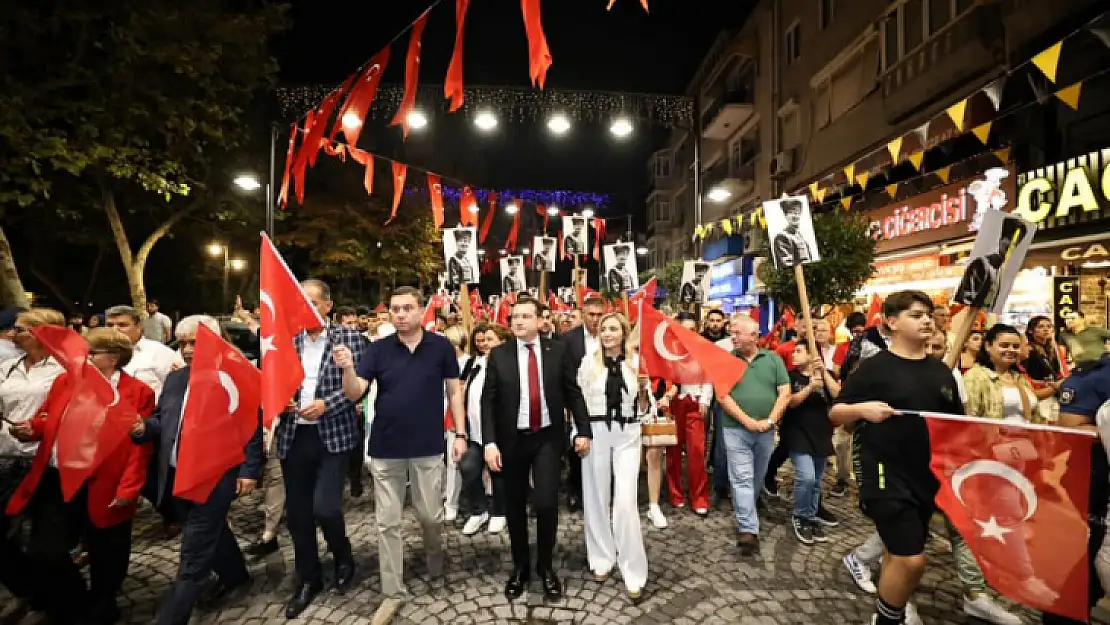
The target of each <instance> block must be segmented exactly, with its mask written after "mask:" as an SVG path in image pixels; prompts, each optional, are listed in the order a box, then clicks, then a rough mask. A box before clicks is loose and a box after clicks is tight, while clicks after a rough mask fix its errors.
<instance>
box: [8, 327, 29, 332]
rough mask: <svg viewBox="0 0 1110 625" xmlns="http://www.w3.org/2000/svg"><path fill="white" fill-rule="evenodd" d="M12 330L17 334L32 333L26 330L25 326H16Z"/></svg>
mask: <svg viewBox="0 0 1110 625" xmlns="http://www.w3.org/2000/svg"><path fill="white" fill-rule="evenodd" d="M12 330H15V333H16V334H23V333H24V332H30V330H28V329H27V328H24V327H23V326H14V327H12Z"/></svg>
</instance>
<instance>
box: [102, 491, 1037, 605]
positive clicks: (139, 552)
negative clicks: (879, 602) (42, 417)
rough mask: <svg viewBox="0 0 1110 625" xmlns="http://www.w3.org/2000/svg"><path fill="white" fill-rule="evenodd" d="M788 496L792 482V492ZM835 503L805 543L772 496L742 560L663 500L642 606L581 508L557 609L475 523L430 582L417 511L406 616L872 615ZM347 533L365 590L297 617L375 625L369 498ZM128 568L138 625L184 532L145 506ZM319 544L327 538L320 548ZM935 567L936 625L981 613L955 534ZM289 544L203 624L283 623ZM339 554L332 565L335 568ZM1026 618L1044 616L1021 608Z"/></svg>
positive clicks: (717, 532)
mask: <svg viewBox="0 0 1110 625" xmlns="http://www.w3.org/2000/svg"><path fill="white" fill-rule="evenodd" d="M784 492H789V490H788V489H787V490H784ZM258 503H259V498H258V496H257V495H255V496H253V497H251V498H250V499H248V500H246V501H244V502H240V503H239V504H237V505H236V507H235V508H234V510H233V518H232V522H233V524H234V526H235V529H236V533H237V535H238V536H239V538H240V540H241V542H244V543H246V542H249V541H250V540H253V539H254V537H255V536H256V532H257V531H259V530H258V528H259V527H260V526H261V513H260V512H259V511H258V510H257V505H258ZM828 504H829V507H830V509H832V510H833V511H834V512H836V513H837V514H838V515H840V516H841V518H842V523H841V525H840V527H837V528H834V529H831V530H830V531H829V536H830V542H828V543H826V544H825V545H816V546H813V547H805V546H802V545H800V544H799V543H798V542H797V541H796V540H795V538H794V536H793V533H792V531H791V530H790V528H789V524H788V519H789V516H788V515H789V508H788V505H789V504H788V503H787V502H783V501H777V502H774V503H773V504H772V506H771V509H770V512H769V513H767V514H765V515H764V521H765V524H764V529H763V536H762V555H761V556H760V557H759V558H758V559H756V560H751V561H743V560H742V559H741V558H740V557H739V556H738V555H737V553H736V549H735V539H734V529H733V528H734V525H733V522H732V519H731V514H730V508H726V507H724V506H720V505H718V506H715V507H714V509H713V510H712V511H711V513H710V515H709V517H708V518H705V519H701V518H699V517H697V516H696V515H694V514H693V513H691V512H689V511H688V510H683V511H676V510H671V509H669V508H667V507H666V506H664V511H665V512H667V513H668V514H669V515H670V527H669V528H667V529H665V530H657V529H655V528H654V527H652V526H651V525H650V523H648V522H647V520H646V519H644V521H643V523H644V532H645V537H646V539H647V550H648V559H649V562H650V565H651V572H650V576H649V581H648V586H647V588H646V589H645V593H644V599H643V601H642V602H641V603H640V604H639V605H635V606H634V605H631V604H630V603H629V602H628V600H627V599H626V598H625V596H624V593H623V586H622V585H621V583H620V581H619V576H618V577H617V579H612V580H610V581H608V582H606V583H605V584H598V583H596V582H593V581H590V580H587V579H585V573H586V570H585V546H584V544H583V538H582V521H581V515H580V514H567V513H565V512H564V513H563V514H562V515H561V518H560V531H559V545H560V552H559V554H558V557H557V561H556V570H557V571H558V572H559V574H560V575H561V576H562V577H563V582H564V584H565V587H566V588H565V591H566V598H565V599H564V601H563V603H562V604H561V605H556V606H546V605H544V604H543V602H542V599H541V596H540V594H539V592H538V591H539V585H538V583H533V586H532V590H533V592H532V593H531V596H528V597H526V598H527V601H525V600H523V599H522V600H520V601H519V602H517V603H515V604H513V605H510V604H509V603H508V602H507V601H506V599H505V598H504V596H503V595H502V587H503V584H504V582H505V578H506V575H507V574H508V571H509V568H510V558H509V544H508V533H507V532H506V533H503V534H501V535H497V536H491V535H489V534H487V533H485V532H484V531H483V532H481V533H479V534H478V535H476V536H473V537H464V536H462V534H461V532H460V530H459V528H460V527H461V524H462V522H463V521H464V520H465V519H464V518H462V517H461V515H460V519H459V521H458V523H457V524H456V525H455V526H453V527H452V528H450V529H449V530H448V531H447V536H446V540H445V544H446V548H447V550H448V557H447V563H448V564H447V572H446V575H445V579H442V580H435V581H431V582H429V581H428V579H427V575H426V572H425V569H424V564H423V558H422V557H420V551H419V544H420V542H419V535H420V533H419V530H418V525H417V523H416V519H415V518H414V517H413V516H412V515H411V513H410V514H408V515H407V516H406V536H407V538H408V542H407V549H408V552H407V554H406V570H405V576H406V579H407V583H408V586H409V590H410V591H411V593H412V595H413V597H412V600H411V601H410V602H409V603H408V604H407V605H405V606H404V607H403V609H402V610H401V612H400V613H399V615H398V617H397V618H396V619H395V621H394V622H395V623H402V624H403V623H588V624H593V623H597V624H602V623H766V624H775V623H835V624H837V625H848V624H856V623H864V622H865V620H866V619H867V618H868V616H869V614H870V610H871V598H870V597H869V596H867V595H865V594H863V593H862V592H860V591H859V590H858V589H857V588H856V587H855V586H854V584H853V583H852V581H851V580H850V579H849V577H848V575H847V573H846V571H845V570H844V568H843V565H842V564H841V561H840V559H841V557H842V556H843V555H844V553H846V551H847V550H848V549H850V548H852V547H854V546H855V545H857V544H859V543H860V542H861V541H862V540H863V539H864V538H865V537H866V535H867V532H868V531H869V530H870V527H869V525H868V524H867V523H866V522H864V521H863V520H862V519H861V516H860V514H859V512H858V511H857V510H856V508H855V504H854V499H853V498H851V497H849V498H844V499H831V498H830V499H829V501H828ZM347 521H348V529H349V532H350V535H351V539H352V542H353V544H354V548H355V555H356V558H357V559H358V565H359V572H358V573H359V578H358V581H357V582H356V588H355V589H354V590H353V591H352V592H350V593H348V594H346V595H344V596H340V595H337V594H335V593H334V592H331V591H325V592H324V593H322V594H321V595H320V597H319V598H318V599H317V600H316V601H315V603H314V604H313V605H312V606H311V607H310V608H309V609H308V610H307V611H306V612H305V613H304V615H303V616H302V617H301V619H298V621H295V622H304V623H321V624H323V623H369V622H370V618H371V616H372V615H373V612H374V610H375V609H376V607H377V605H378V601H379V598H380V597H379V594H378V591H379V588H380V586H379V580H378V574H377V538H376V532H375V528H374V516H373V511H372V505H371V503H370V498H369V496H367V497H364V498H363V499H361V500H359V501H357V502H353V503H351V504H350V505H349V507H348V512H347ZM137 528H138V529H137V532H136V538H135V545H134V555H133V558H132V565H131V571H130V577H129V578H128V580H127V582H126V584H125V587H124V595H125V597H124V598H123V600H122V602H121V607H123V608H124V610H125V614H126V618H127V620H128V621H129V622H132V623H146V622H149V621H150V619H151V618H152V617H153V614H154V611H155V609H156V604H157V601H158V599H159V598H160V597H161V595H162V593H163V592H164V590H165V588H166V585H167V583H168V582H169V580H170V578H171V576H172V575H173V574H174V573H175V571H176V565H177V554H176V549H177V546H176V541H173V542H164V541H161V540H160V539H159V537H158V524H157V523H156V521H155V517H154V516H153V514H152V513H151V512H150V511H149V509H146V510H145V511H144V512H143V513H142V515H141V517H140V519H139V520H138V521H137ZM321 544H322V543H321ZM929 555H930V557H931V559H932V560H931V563H930V567H929V571H928V573H927V574H926V576H925V580H924V583H923V588H922V589H921V590H920V591H919V592H918V594H917V597H916V599H917V602H918V605H919V607H920V612H921V615H922V617H923V618H924V620H925V622H926V623H930V624H945V623H969V622H973V621H972V620H971V619H968V618H966V617H965V616H963V614H962V613H961V607H960V588H959V583H958V581H957V580H956V577H955V572H954V565H953V564H952V560H951V556H950V554H949V550H948V545H947V542H946V541H943V540H939V539H935V538H934V540H932V541H931V544H930V548H929ZM292 557H293V556H292V547H291V545H290V543H289V541H288V539H287V538H286V537H284V536H283V537H282V550H281V551H280V552H279V553H275V554H273V555H272V556H270V557H269V558H267V559H266V560H264V561H259V562H254V563H252V571H253V573H254V576H255V580H254V584H253V587H252V588H251V589H250V592H249V593H248V594H246V595H244V596H242V598H240V599H239V600H238V601H233V602H232V603H230V604H227V605H225V606H223V608H222V610H221V611H219V612H211V613H198V614H197V615H196V616H195V617H194V621H193V622H194V623H196V622H202V623H216V622H219V623H234V624H240V623H242V624H251V625H254V624H260V623H271V622H275V621H282V620H284V617H283V616H282V613H283V610H284V603H285V601H286V599H287V598H288V597H289V595H290V593H291V592H292V583H293V580H292V577H291V572H292ZM330 569H331V566H330V560H329V559H326V560H325V570H326V571H330ZM1022 614H1023V616H1024V617H1025V618H1026V622H1028V623H1033V622H1035V620H1034V615H1033V613H1032V612H1030V611H1023V612H1022Z"/></svg>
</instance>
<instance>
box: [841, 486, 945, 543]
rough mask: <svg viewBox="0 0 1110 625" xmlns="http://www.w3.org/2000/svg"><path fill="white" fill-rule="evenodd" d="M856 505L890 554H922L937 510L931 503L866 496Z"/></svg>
mask: <svg viewBox="0 0 1110 625" xmlns="http://www.w3.org/2000/svg"><path fill="white" fill-rule="evenodd" d="M859 507H860V510H862V511H863V513H864V514H865V515H867V517H868V518H869V519H871V520H872V521H874V522H875V530H876V531H878V532H879V537H880V538H882V539H883V546H884V547H886V550H887V552H889V553H890V555H892V556H916V555H920V554H922V553H925V541H926V539H927V538H928V537H929V521H930V520H932V518H933V512H935V510H936V508H935V506H934V505H933V503H932V502H929V504H928V505H926V506H921V505H919V504H916V503H914V502H912V501H908V500H905V499H885V498H884V499H868V500H863V501H860V504H859Z"/></svg>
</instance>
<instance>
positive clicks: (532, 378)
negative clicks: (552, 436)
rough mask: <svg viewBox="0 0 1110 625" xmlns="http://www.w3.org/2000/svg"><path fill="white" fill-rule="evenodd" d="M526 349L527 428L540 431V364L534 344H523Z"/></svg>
mask: <svg viewBox="0 0 1110 625" xmlns="http://www.w3.org/2000/svg"><path fill="white" fill-rule="evenodd" d="M524 346H525V347H527V348H528V427H529V428H531V430H532V431H533V432H539V431H540V415H541V412H542V411H541V409H540V401H542V398H541V397H540V362H539V360H538V359H537V358H536V345H535V343H525V344H524Z"/></svg>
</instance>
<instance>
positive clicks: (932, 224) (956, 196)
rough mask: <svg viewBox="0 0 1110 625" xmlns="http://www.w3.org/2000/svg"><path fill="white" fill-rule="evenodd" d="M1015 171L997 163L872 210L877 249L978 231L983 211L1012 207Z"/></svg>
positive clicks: (885, 249) (909, 245)
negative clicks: (877, 239)
mask: <svg viewBox="0 0 1110 625" xmlns="http://www.w3.org/2000/svg"><path fill="white" fill-rule="evenodd" d="M1014 193H1015V190H1014V175H1013V172H1012V171H1011V170H1010V169H1006V168H1002V167H995V168H992V169H988V170H987V171H985V172H983V174H982V175H980V176H977V177H975V178H973V179H970V180H963V181H960V182H956V183H952V184H950V185H946V186H943V187H940V188H937V189H934V190H932V191H929V192H928V193H922V194H921V195H916V196H914V197H911V198H909V199H907V200H905V201H904V202H902V203H900V204H894V205H891V206H887V207H884V208H881V209H879V210H877V211H874V212H873V213H872V214H871V227H872V229H873V230H874V232H875V236H876V237H878V238H879V242H878V245H877V246H876V251H877V252H878V253H880V254H881V253H885V252H892V251H895V250H901V249H906V248H910V247H916V246H919V245H928V244H930V243H938V242H940V241H947V240H950V239H956V238H959V237H963V236H967V235H969V234H973V233H975V232H976V231H977V230H978V229H979V222H980V221H981V220H982V217H983V214H984V212H986V211H988V210H1005V211H1008V210H1010V209H1011V207H1012V202H1013V197H1014Z"/></svg>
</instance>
